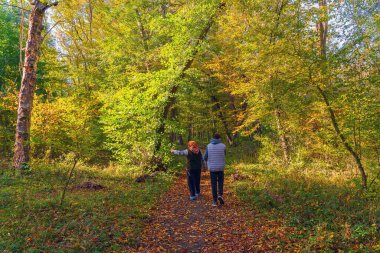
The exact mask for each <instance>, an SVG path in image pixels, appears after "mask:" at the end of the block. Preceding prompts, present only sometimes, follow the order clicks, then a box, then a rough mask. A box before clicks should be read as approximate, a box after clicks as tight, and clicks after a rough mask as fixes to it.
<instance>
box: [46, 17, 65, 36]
mask: <svg viewBox="0 0 380 253" xmlns="http://www.w3.org/2000/svg"><path fill="white" fill-rule="evenodd" d="M61 22H63V21H62V20H58V21H57V22H56V23H55V24H54V25H53V26H52V27H50V29H49V30H48V31H47V32H46V33H45V35H44V36H43V37H42V41H44V40H45V37H46V35H48V34H49V33H50V32H51V30H53V28H54V27H56V26H57V25H58V24H59V23H61Z"/></svg>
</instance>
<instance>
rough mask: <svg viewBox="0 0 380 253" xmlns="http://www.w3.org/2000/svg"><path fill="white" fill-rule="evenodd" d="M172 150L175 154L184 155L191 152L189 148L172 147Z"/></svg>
mask: <svg viewBox="0 0 380 253" xmlns="http://www.w3.org/2000/svg"><path fill="white" fill-rule="evenodd" d="M170 152H172V153H173V154H174V155H184V156H187V155H188V154H189V151H187V149H184V150H175V149H171V150H170Z"/></svg>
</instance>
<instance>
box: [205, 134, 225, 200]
mask: <svg viewBox="0 0 380 253" xmlns="http://www.w3.org/2000/svg"><path fill="white" fill-rule="evenodd" d="M204 160H205V161H207V167H208V169H209V171H210V179H211V188H212V198H213V203H212V205H213V206H216V205H217V200H219V202H220V204H222V205H223V204H224V200H223V184H224V167H225V166H226V145H224V144H223V143H222V142H221V137H220V135H219V134H215V135H214V138H213V139H212V140H211V142H210V144H208V145H207V149H206V153H205V156H204Z"/></svg>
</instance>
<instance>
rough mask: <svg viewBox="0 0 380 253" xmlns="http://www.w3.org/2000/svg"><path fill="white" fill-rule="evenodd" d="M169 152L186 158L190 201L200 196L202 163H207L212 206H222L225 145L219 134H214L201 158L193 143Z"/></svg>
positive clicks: (196, 145) (197, 147) (190, 142)
mask: <svg viewBox="0 0 380 253" xmlns="http://www.w3.org/2000/svg"><path fill="white" fill-rule="evenodd" d="M171 152H172V153H173V154H175V155H183V156H186V158H187V170H186V173H187V183H188V185H189V190H190V199H191V200H196V199H197V197H198V196H200V181H201V171H202V161H205V162H206V163H207V167H208V170H209V171H210V179H211V190H212V198H213V202H212V206H217V203H218V201H219V203H220V204H221V205H223V204H224V200H223V184H224V167H225V165H226V161H225V157H226V145H224V144H223V143H222V142H221V137H220V135H219V134H215V135H214V138H212V139H211V142H210V144H208V145H207V148H206V152H205V154H204V156H202V153H201V151H200V150H199V146H198V144H197V143H196V142H195V141H189V142H188V144H187V149H185V150H174V149H172V150H171Z"/></svg>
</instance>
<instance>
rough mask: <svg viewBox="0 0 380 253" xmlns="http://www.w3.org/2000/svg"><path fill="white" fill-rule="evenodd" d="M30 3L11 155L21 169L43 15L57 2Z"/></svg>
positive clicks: (27, 145) (25, 155) (26, 159)
mask: <svg viewBox="0 0 380 253" xmlns="http://www.w3.org/2000/svg"><path fill="white" fill-rule="evenodd" d="M30 4H31V6H32V10H31V12H30V16H29V31H28V39H27V44H26V49H25V59H24V66H23V68H24V71H23V76H22V79H21V87H20V94H19V105H18V111H17V124H16V141H15V150H14V157H13V166H14V168H16V169H18V170H22V168H23V167H24V166H26V165H27V163H28V162H29V155H30V154H29V152H30V124H31V113H32V108H33V97H34V91H35V88H36V80H37V63H38V57H39V50H40V47H41V44H42V41H43V36H42V30H43V21H44V15H45V12H46V10H47V9H49V8H50V7H51V6H56V5H58V2H54V3H50V4H46V3H43V2H41V1H39V0H34V1H31V2H30Z"/></svg>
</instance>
